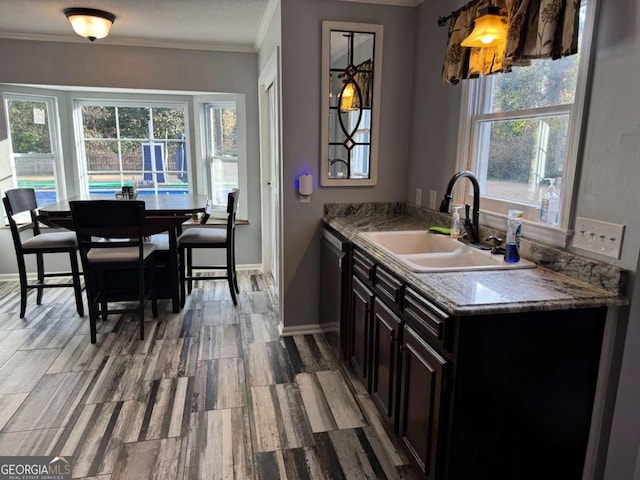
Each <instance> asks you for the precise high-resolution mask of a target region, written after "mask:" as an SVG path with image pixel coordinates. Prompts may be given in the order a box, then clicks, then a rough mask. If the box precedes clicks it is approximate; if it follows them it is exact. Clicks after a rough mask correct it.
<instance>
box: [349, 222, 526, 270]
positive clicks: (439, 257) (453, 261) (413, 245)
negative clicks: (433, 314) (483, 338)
mask: <svg viewBox="0 0 640 480" xmlns="http://www.w3.org/2000/svg"><path fill="white" fill-rule="evenodd" d="M360 235H361V236H362V237H363V238H365V239H367V240H368V241H369V242H371V243H373V244H374V245H375V246H377V247H378V248H380V249H381V250H384V251H385V252H387V253H388V254H389V255H391V256H392V257H394V258H395V259H397V260H398V261H399V262H400V263H403V264H404V265H405V266H406V267H407V268H408V269H409V270H412V271H414V272H456V271H482V270H510V269H519V268H535V267H536V265H535V263H532V262H529V261H527V260H524V259H520V261H519V262H517V263H509V262H505V261H504V259H503V256H502V255H494V254H492V253H491V252H490V251H489V250H480V249H479V248H475V247H471V246H469V245H466V244H464V243H462V242H460V241H458V240H454V239H452V238H449V237H447V236H444V235H438V234H434V233H430V232H427V231H425V230H415V231H397V232H396V231H394V232H363V233H360Z"/></svg>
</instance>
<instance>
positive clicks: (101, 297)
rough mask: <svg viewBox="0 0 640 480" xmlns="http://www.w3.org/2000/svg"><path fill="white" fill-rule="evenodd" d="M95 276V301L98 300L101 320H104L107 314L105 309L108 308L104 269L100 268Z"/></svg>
mask: <svg viewBox="0 0 640 480" xmlns="http://www.w3.org/2000/svg"><path fill="white" fill-rule="evenodd" d="M97 277H98V278H97V284H98V287H97V289H96V302H100V310H99V313H100V315H101V316H102V321H103V322H105V321H106V320H107V317H108V316H109V315H108V313H107V310H109V302H108V301H107V291H106V290H105V286H104V285H105V282H104V271H102V270H100V271H99V272H98V273H97Z"/></svg>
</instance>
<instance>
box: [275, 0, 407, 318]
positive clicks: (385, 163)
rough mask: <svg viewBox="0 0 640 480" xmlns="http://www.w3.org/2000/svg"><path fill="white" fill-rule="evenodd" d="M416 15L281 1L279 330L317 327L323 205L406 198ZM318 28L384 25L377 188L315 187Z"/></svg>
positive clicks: (329, 0)
mask: <svg viewBox="0 0 640 480" xmlns="http://www.w3.org/2000/svg"><path fill="white" fill-rule="evenodd" d="M413 15H414V10H413V9H412V8H407V7H389V6H382V5H373V4H363V3H351V2H339V1H336V0H283V1H282V19H281V21H282V91H283V92H284V93H283V98H282V114H283V118H282V121H283V142H284V144H283V186H282V188H283V195H282V203H283V215H284V238H283V255H284V276H283V278H284V285H283V288H284V291H283V292H282V293H283V295H282V300H281V305H282V308H284V326H285V328H289V327H292V326H298V325H305V324H311V325H312V324H317V323H318V311H319V301H320V290H321V286H320V285H319V279H320V263H319V262H320V229H319V227H320V220H321V219H322V216H323V208H324V204H325V203H328V202H349V201H354V202H362V201H365V202H366V201H400V200H403V199H404V198H405V190H406V186H405V185H406V174H407V153H408V144H409V123H410V109H411V72H412V70H413V67H412V63H413V41H414V38H413V35H414V28H413V26H414V20H413ZM323 20H339V21H352V22H363V23H378V24H383V25H384V50H383V61H382V64H383V66H382V92H381V108H380V112H381V126H380V143H379V165H378V185H376V186H375V187H320V186H318V182H317V180H318V178H319V172H320V81H321V72H320V62H321V52H322V48H321V36H322V21H323ZM304 171H308V172H309V173H311V174H313V176H314V179H315V182H316V187H315V191H314V193H313V195H312V197H311V203H310V204H301V203H299V201H298V196H297V193H296V191H295V183H296V178H297V177H298V176H299V175H300V174H301V173H303V172H304Z"/></svg>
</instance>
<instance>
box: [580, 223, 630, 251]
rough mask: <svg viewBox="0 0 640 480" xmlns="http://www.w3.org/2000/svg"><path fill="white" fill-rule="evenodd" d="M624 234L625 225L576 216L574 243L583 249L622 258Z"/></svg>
mask: <svg viewBox="0 0 640 480" xmlns="http://www.w3.org/2000/svg"><path fill="white" fill-rule="evenodd" d="M623 235H624V225H618V224H616V223H608V222H601V221H599V220H592V219H590V218H583V217H576V225H575V232H574V234H573V243H572V244H573V246H574V247H576V248H581V249H582V250H587V251H589V252H594V253H599V254H600V255H606V256H607V257H612V258H620V252H621V249H622V237H623Z"/></svg>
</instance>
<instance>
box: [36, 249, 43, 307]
mask: <svg viewBox="0 0 640 480" xmlns="http://www.w3.org/2000/svg"><path fill="white" fill-rule="evenodd" d="M36 265H37V268H38V284H39V285H40V286H38V296H37V297H36V304H37V305H41V304H42V294H43V292H44V288H43V287H42V285H44V259H43V257H42V254H41V253H36Z"/></svg>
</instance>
